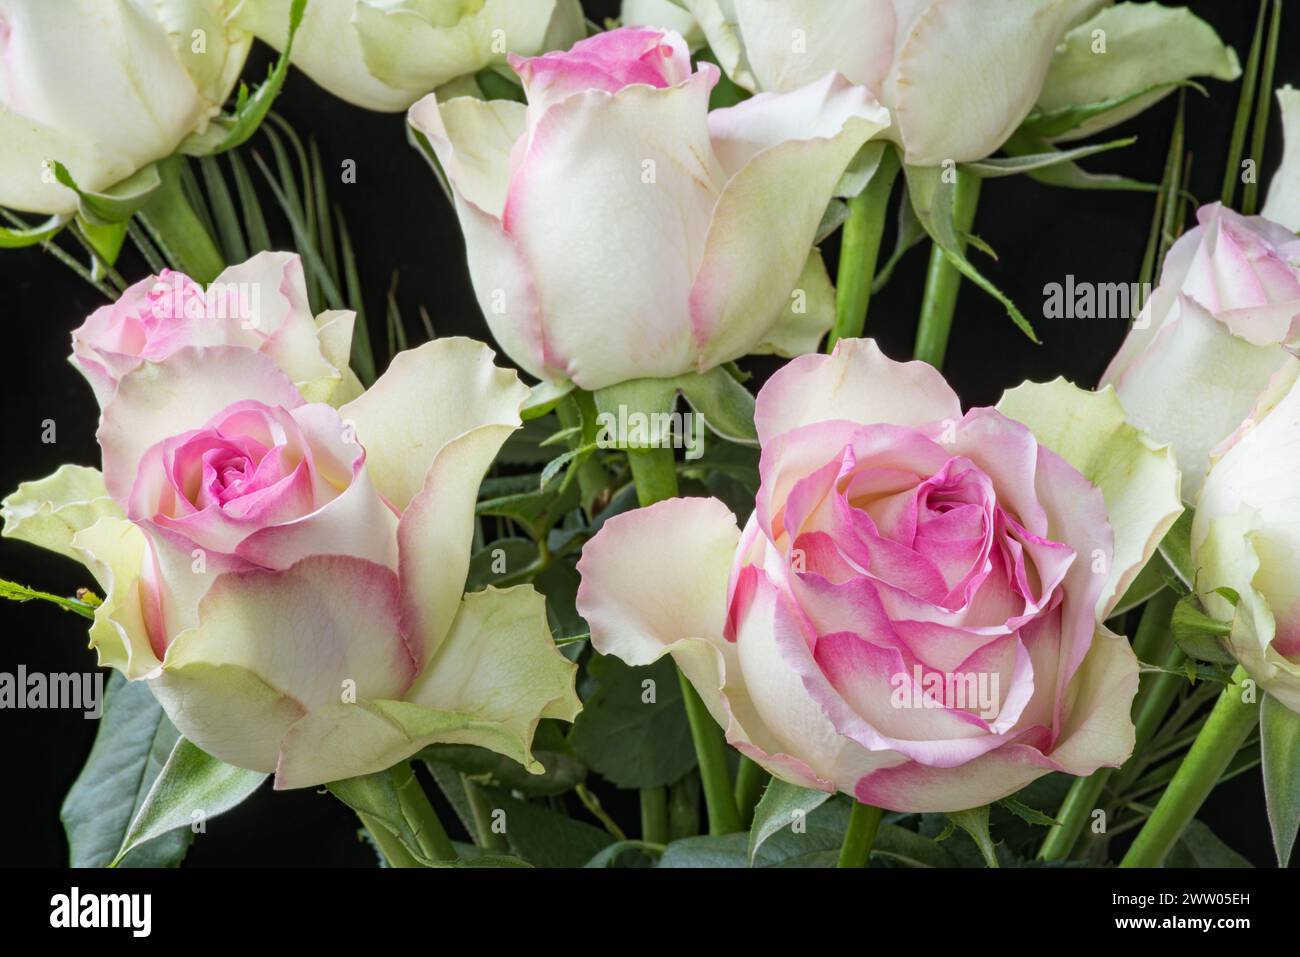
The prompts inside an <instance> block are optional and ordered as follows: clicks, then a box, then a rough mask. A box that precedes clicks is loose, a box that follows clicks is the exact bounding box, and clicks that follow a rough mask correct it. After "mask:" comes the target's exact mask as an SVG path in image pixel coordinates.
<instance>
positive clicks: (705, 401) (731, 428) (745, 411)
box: [676, 366, 758, 451]
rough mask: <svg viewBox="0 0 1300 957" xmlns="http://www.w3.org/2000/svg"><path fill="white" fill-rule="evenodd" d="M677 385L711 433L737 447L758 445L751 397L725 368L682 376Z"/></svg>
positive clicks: (752, 398) (719, 367) (720, 367)
mask: <svg viewBox="0 0 1300 957" xmlns="http://www.w3.org/2000/svg"><path fill="white" fill-rule="evenodd" d="M676 382H677V385H678V387H679V388H680V389H681V390H682V395H684V396H685V397H686V401H687V402H689V403H690V404H691V408H693V409H694V410H695V412H696V414H697V415H700V416H702V417H703V418H704V424H705V425H707V426H708V427H709V429H710V430H711V431H712V432H713V433H714V434H716V435H718V436H719V437H721V438H723V439H726V440H727V441H728V442H734V443H737V444H739V445H753V446H757V445H758V430H757V429H756V428H755V427H754V396H753V395H752V394H751V393H750V391H749V390H748V389H746V388H745V387H744V386H743V385H741V384H740V383H739V382H737V381H736V380H735V379H734V378H732V377H731V376H730V375H729V374H728V373H727V370H726V369H724V368H723V367H722V366H717V367H715V368H713V369H711V370H710V371H708V372H706V373H705V374H704V375H684V376H681V377H680V378H679V379H677V380H676ZM688 451H689V450H688Z"/></svg>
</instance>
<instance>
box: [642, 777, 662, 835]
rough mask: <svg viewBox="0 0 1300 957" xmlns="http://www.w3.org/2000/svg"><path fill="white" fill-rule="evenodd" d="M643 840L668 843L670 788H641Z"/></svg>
mask: <svg viewBox="0 0 1300 957" xmlns="http://www.w3.org/2000/svg"><path fill="white" fill-rule="evenodd" d="M641 840H643V841H646V842H648V843H650V844H667V843H668V789H667V788H661V787H660V788H642V789H641Z"/></svg>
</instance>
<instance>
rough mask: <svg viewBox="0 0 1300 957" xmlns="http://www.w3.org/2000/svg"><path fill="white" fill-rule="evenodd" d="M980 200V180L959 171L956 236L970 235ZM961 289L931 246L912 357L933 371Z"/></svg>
mask: <svg viewBox="0 0 1300 957" xmlns="http://www.w3.org/2000/svg"><path fill="white" fill-rule="evenodd" d="M979 199H980V178H979V177H978V176H976V175H975V174H973V173H968V172H965V171H963V170H961V169H960V168H959V169H958V170H957V183H956V185H955V186H954V187H953V194H952V225H953V228H954V229H955V230H956V232H957V234H958V235H959V236H960V235H962V234H965V233H969V232H970V230H971V226H973V225H974V223H975V210H976V209H977V208H978V206H979ZM961 244H962V247H963V248H964V247H965V245H966V243H965V241H964V240H962V242H961ZM960 288H961V273H959V272H958V271H957V269H956V267H954V266H953V264H952V263H950V262H949V261H948V256H947V254H946V253H945V252H944V251H943V250H942V249H941V248H940V247H939V245H938V243H934V244H932V245H931V247H930V268H929V269H928V270H927V271H926V275H925V295H924V297H923V298H922V300H921V321H920V323H919V324H918V325H917V328H916V348H915V349H913V350H912V354H913V356H915V357H916V358H917V359H921V360H923V361H925V362H928V363H930V365H932V366H934V367H935V368H936V369H941V368H943V357H944V353H945V352H947V350H948V333H949V332H951V331H952V316H953V312H954V311H955V310H956V308H957V291H958V289H960Z"/></svg>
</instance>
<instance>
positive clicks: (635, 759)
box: [569, 655, 695, 788]
mask: <svg viewBox="0 0 1300 957" xmlns="http://www.w3.org/2000/svg"><path fill="white" fill-rule="evenodd" d="M675 667H676V666H675V665H674V664H673V662H672V659H671V658H661V659H660V660H659V661H657V662H655V663H654V664H652V665H647V666H645V667H642V668H632V667H629V666H628V665H625V664H623V662H622V661H620V660H619V659H618V658H615V657H613V656H609V655H593V656H592V658H591V660H590V661H589V662H588V663H587V675H588V676H589V677H590V678H591V679H592V680H593V681H594V682H596V685H597V687H596V690H595V691H594V692H592V693H591V694H589V695H587V696H586V698H585V700H584V702H583V707H582V713H581V714H579V715H578V717H577V718H576V719H575V720H574V722H573V729H572V730H571V731H570V732H569V744H570V745H572V747H573V750H574V753H576V754H577V755H578V757H579V758H580V759H581V760H582V762H583V763H584V764H586V765H587V767H589V768H591V769H592V770H593V771H595V772H596V773H598V774H600V775H601V776H602V777H604V778H606V779H608V780H609V781H610V782H611V783H613V784H614V785H616V786H617V787H621V788H654V787H664V786H666V785H669V784H672V783H673V782H674V781H677V780H678V779H680V778H681V777H682V775H684V774H686V772H687V771H689V770H690V769H691V768H693V767H694V766H695V746H694V744H693V743H692V740H691V729H690V725H689V724H688V723H687V720H686V711H685V707H684V706H683V704H682V692H681V686H680V685H679V683H678V680H677V675H676V674H675V670H674V669H675ZM647 681H653V682H654V685H653V689H654V699H655V700H654V701H653V702H652V703H647V702H645V701H644V700H643V698H644V697H645V696H646V695H647V693H648V692H647V688H648V687H649V686H647V685H645V684H644V683H645V682H647Z"/></svg>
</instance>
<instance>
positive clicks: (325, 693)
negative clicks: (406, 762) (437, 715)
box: [154, 555, 416, 772]
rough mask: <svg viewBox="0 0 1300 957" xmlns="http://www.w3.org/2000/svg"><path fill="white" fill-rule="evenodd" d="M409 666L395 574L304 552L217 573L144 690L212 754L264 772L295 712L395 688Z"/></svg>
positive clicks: (393, 694) (411, 671)
mask: <svg viewBox="0 0 1300 957" xmlns="http://www.w3.org/2000/svg"><path fill="white" fill-rule="evenodd" d="M415 674H416V669H415V663H414V660H413V656H412V654H411V651H410V649H409V648H408V647H407V645H406V642H405V641H404V640H403V638H402V635H401V633H400V628H399V605H398V601H397V576H396V574H395V573H394V572H393V571H392V570H391V569H389V568H386V567H384V566H382V565H377V564H374V563H372V562H367V561H364V560H362V559H358V558H351V557H346V556H342V555H314V556H312V557H309V558H304V559H302V560H301V561H299V562H298V563H296V564H294V565H292V566H290V567H289V568H288V569H285V570H284V571H268V570H264V569H255V570H252V571H241V572H230V573H227V574H223V575H220V576H218V577H217V578H216V580H215V581H214V582H213V584H212V586H211V587H210V588H209V589H208V591H207V593H206V594H205V595H204V596H203V598H202V600H201V601H200V602H199V608H198V625H197V626H196V627H194V628H191V629H188V630H186V631H183V632H181V633H180V634H179V635H177V636H176V637H175V638H174V639H173V641H172V642H171V644H170V645H169V646H168V648H167V657H166V661H165V663H164V668H163V673H162V675H161V676H160V677H159V678H158V680H157V681H156V682H155V685H154V693H155V695H157V697H158V700H159V701H160V702H161V703H162V705H163V707H164V708H166V709H167V714H168V716H169V717H170V718H171V719H172V722H173V723H174V724H175V725H176V727H177V728H179V729H180V731H181V733H182V734H183V735H185V737H187V738H189V739H190V740H191V741H193V742H194V743H195V744H197V745H199V746H200V747H202V748H203V750H205V751H207V752H208V753H209V754H211V755H212V756H213V757H216V758H220V759H221V760H223V761H225V762H227V763H229V764H234V765H237V766H238V767H246V768H249V769H251V770H255V771H266V772H270V771H273V770H274V769H275V766H276V758H277V754H278V751H279V745H280V741H281V740H282V739H283V738H284V736H285V734H286V733H287V732H288V730H289V728H290V726H291V725H292V724H293V723H294V722H295V721H297V720H298V719H299V718H300V717H302V716H304V715H306V714H308V713H310V712H314V711H316V710H319V709H325V708H328V707H329V706H331V705H333V704H336V703H339V702H344V701H355V700H363V699H367V698H400V697H401V696H402V695H403V694H404V693H405V692H406V691H407V689H408V688H410V685H411V681H412V680H413V679H414V677H415ZM372 770H373V769H372Z"/></svg>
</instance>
